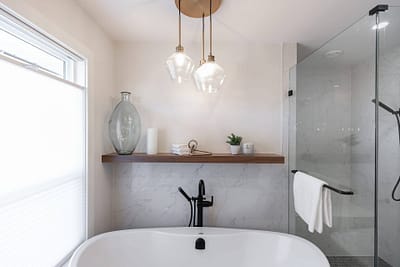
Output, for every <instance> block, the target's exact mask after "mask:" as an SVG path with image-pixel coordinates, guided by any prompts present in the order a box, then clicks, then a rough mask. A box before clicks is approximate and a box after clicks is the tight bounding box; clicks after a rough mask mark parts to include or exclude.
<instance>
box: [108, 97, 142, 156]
mask: <svg viewBox="0 0 400 267" xmlns="http://www.w3.org/2000/svg"><path fill="white" fill-rule="evenodd" d="M130 95H131V93H130V92H121V101H120V102H119V103H118V105H117V106H116V107H115V109H114V111H113V113H112V114H111V118H110V121H109V123H108V130H109V135H110V139H111V143H112V145H113V146H114V149H115V151H116V152H117V153H118V154H119V155H130V154H132V153H133V151H135V149H136V146H137V144H138V142H139V138H140V133H141V124H140V116H139V113H138V112H137V110H136V108H135V107H134V106H133V104H132V103H131V102H130Z"/></svg>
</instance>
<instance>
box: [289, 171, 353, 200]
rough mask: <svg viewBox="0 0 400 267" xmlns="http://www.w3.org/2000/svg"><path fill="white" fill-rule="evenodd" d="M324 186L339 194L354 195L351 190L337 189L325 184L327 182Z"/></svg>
mask: <svg viewBox="0 0 400 267" xmlns="http://www.w3.org/2000/svg"><path fill="white" fill-rule="evenodd" d="M298 171H299V170H292V173H296V172H298ZM301 172H303V171H301ZM304 173H306V172H304ZM324 187H325V188H328V189H330V190H332V191H334V192H336V193H338V194H341V195H354V192H353V191H345V190H341V189H337V188H334V187H332V186H330V185H327V184H325V185H324Z"/></svg>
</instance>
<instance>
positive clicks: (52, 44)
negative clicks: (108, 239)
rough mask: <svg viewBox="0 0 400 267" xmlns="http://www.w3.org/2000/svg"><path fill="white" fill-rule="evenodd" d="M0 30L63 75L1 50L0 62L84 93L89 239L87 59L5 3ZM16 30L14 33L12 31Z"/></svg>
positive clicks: (85, 181) (63, 261) (66, 256)
mask: <svg viewBox="0 0 400 267" xmlns="http://www.w3.org/2000/svg"><path fill="white" fill-rule="evenodd" d="M0 30H5V31H6V32H8V33H10V34H11V35H13V36H14V37H17V38H19V39H21V40H24V41H25V42H27V43H29V44H31V45H33V46H35V47H36V48H38V49H40V50H42V51H44V52H46V53H48V54H49V55H52V56H54V57H56V58H59V59H61V60H63V61H64V73H63V74H62V75H61V76H60V75H58V74H57V73H54V72H52V71H51V70H48V69H46V68H44V67H42V66H40V65H37V64H35V63H32V62H29V61H28V60H26V59H23V58H21V57H18V56H15V55H12V54H10V53H7V51H2V50H1V48H0V60H6V61H8V62H11V63H13V64H16V65H18V66H22V67H24V68H26V69H29V70H30V71H34V72H36V73H40V74H41V75H45V76H47V77H50V78H52V79H56V80H58V81H61V82H63V83H66V84H69V85H72V86H74V87H77V88H79V89H82V90H84V97H85V103H84V110H85V115H84V116H85V118H84V121H85V126H84V127H85V136H84V138H85V147H84V150H85V164H84V169H85V170H84V187H85V188H84V192H85V209H84V212H85V214H84V218H85V222H84V223H85V225H84V229H85V237H84V239H85V240H87V239H88V235H89V224H88V206H89V205H88V203H89V196H88V195H89V190H88V180H89V174H88V170H89V166H88V144H89V142H88V78H87V73H88V69H87V68H88V67H87V66H88V60H87V58H85V57H84V56H82V55H80V54H79V53H77V52H75V51H74V50H72V49H71V48H69V47H68V46H66V45H65V44H63V43H62V42H60V41H59V40H57V39H56V38H54V37H53V36H51V35H50V34H48V33H46V32H44V31H43V30H42V29H40V28H38V27H37V26H35V25H34V24H33V23H31V22H29V21H28V20H26V19H25V18H23V17H22V16H20V15H18V14H17V13H15V12H14V11H12V10H11V9H9V8H8V7H6V6H5V5H4V4H2V3H0ZM15 30H16V31H15ZM73 252H74V250H73V251H71V252H70V253H69V254H68V255H65V257H64V258H63V260H61V261H60V262H59V263H58V264H57V265H56V267H58V266H66V264H67V263H68V261H69V259H70V257H71V256H72V254H73Z"/></svg>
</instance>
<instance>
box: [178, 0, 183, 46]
mask: <svg viewBox="0 0 400 267" xmlns="http://www.w3.org/2000/svg"><path fill="white" fill-rule="evenodd" d="M178 9H179V47H182V30H181V28H182V22H181V0H179V4H178Z"/></svg>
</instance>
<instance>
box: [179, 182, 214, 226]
mask: <svg viewBox="0 0 400 267" xmlns="http://www.w3.org/2000/svg"><path fill="white" fill-rule="evenodd" d="M178 190H179V192H180V193H181V194H182V195H183V196H184V197H185V198H186V199H187V201H188V202H189V203H190V221H189V227H190V226H194V227H202V226H203V209H204V208H207V207H212V205H213V204H214V196H211V200H207V197H206V188H205V185H204V181H203V180H200V181H199V191H198V194H197V197H189V195H188V194H186V192H185V191H184V190H183V189H182V187H179V188H178ZM192 223H193V224H192Z"/></svg>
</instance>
